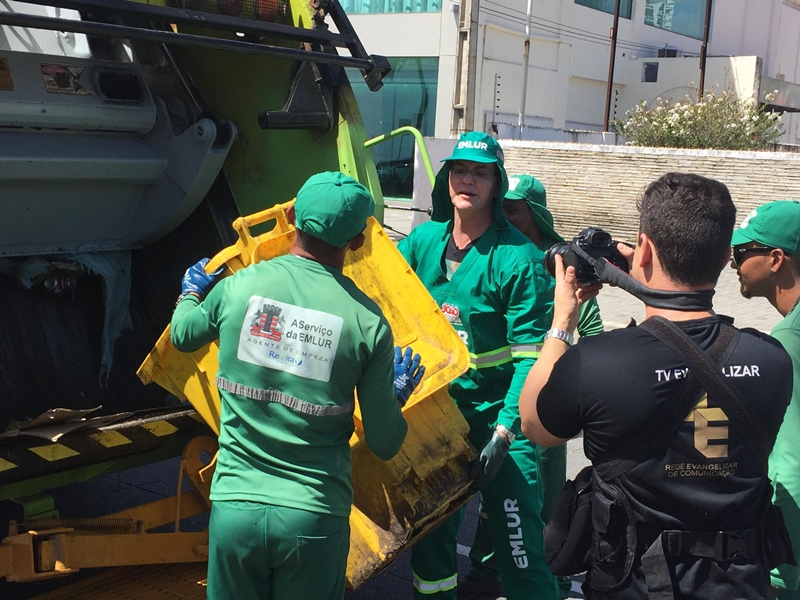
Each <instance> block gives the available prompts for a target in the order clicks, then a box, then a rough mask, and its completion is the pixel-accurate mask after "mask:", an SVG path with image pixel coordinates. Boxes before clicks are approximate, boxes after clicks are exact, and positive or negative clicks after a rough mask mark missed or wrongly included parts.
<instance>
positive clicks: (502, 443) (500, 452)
mask: <svg viewBox="0 0 800 600" xmlns="http://www.w3.org/2000/svg"><path fill="white" fill-rule="evenodd" d="M510 447H511V446H510V445H509V443H508V441H507V440H506V438H505V437H503V436H502V435H500V434H499V433H497V432H496V431H495V432H493V433H492V437H491V438H490V439H489V441H488V442H486V444H485V445H484V446H483V448H481V453H480V454H479V455H478V458H476V459H475V460H473V461H472V464H470V466H469V473H468V475H469V477H470V478H471V479H473V482H472V483H471V484H470V486H469V489H470V490H471V491H473V492H477V491H480V490H482V489H483V488H485V487H486V485H487V484H488V483H489V482H490V481H491V480H492V479H494V476H495V475H497V472H498V471H499V470H500V467H501V466H502V465H503V459H505V457H506V454H508V449H509V448H510Z"/></svg>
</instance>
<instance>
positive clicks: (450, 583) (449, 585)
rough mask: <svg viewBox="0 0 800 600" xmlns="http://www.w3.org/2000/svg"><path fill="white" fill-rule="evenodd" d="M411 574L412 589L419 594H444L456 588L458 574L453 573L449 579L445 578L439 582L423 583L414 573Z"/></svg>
mask: <svg viewBox="0 0 800 600" xmlns="http://www.w3.org/2000/svg"><path fill="white" fill-rule="evenodd" d="M412 574H413V576H414V588H415V589H416V590H417V591H418V592H419V593H420V594H436V593H438V592H446V591H448V590H452V589H453V588H454V587H456V584H457V582H458V573H454V574H453V575H452V576H451V577H446V578H445V579H440V580H439V581H425V580H424V579H420V577H419V576H418V575H417V574H416V573H412Z"/></svg>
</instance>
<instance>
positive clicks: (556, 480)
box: [458, 175, 603, 600]
mask: <svg viewBox="0 0 800 600" xmlns="http://www.w3.org/2000/svg"><path fill="white" fill-rule="evenodd" d="M503 212H504V213H505V215H506V218H507V219H508V220H509V222H510V223H511V224H512V225H513V226H514V227H516V228H517V229H519V230H520V231H521V232H522V233H524V234H525V237H527V238H528V239H529V240H530V241H531V242H533V243H534V244H536V246H537V247H538V248H539V249H540V250H541V251H542V252H547V250H548V249H549V248H550V247H551V246H552V245H553V244H557V243H563V242H564V238H562V237H561V236H560V235H558V233H556V230H555V229H554V228H553V215H552V214H551V213H550V211H549V210H548V208H547V192H546V191H545V189H544V185H542V182H541V181H539V180H538V179H536V178H535V177H532V176H530V175H512V176H511V177H509V178H508V192H506V196H505V199H504V200H503ZM602 332H603V319H602V318H601V317H600V307H599V306H598V305H597V299H596V298H592V299H590V300H589V301H588V302H584V303H583V304H582V305H581V310H580V316H579V318H578V334H579V335H580V336H581V337H586V336H592V335H597V334H599V333H602ZM539 453H540V455H541V464H542V468H541V480H542V484H543V492H544V503H543V505H542V520H543V521H544V522H545V524H546V523H547V522H548V521H550V517H552V516H553V507H554V506H555V503H556V500H558V496H559V494H561V490H562V489H563V487H564V483H565V482H566V480H567V445H566V444H561V445H559V446H554V447H552V448H544V447H540V448H539ZM478 517H479V518H478V527H477V530H476V531H475V539H474V541H473V543H472V548H471V550H470V553H469V557H470V570H469V574H468V575H467V577H466V578H465V580H464V582H463V583H462V585H461V588H460V589H459V594H458V598H459V600H471V599H473V598H475V599H477V598H480V597H482V596H488V595H493V596H502V595H503V586H502V583H501V581H500V572H499V569H498V568H497V561H496V560H495V558H494V548H493V547H492V545H491V538H490V537H489V532H488V529H487V526H486V513H485V511H483V510H481V511H480V512H479V515H478ZM464 584H466V585H464ZM558 584H559V588H560V589H561V597H562V598H567V597H569V593H570V591H571V589H572V580H571V579H570V578H569V577H559V578H558Z"/></svg>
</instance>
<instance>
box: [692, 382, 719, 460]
mask: <svg viewBox="0 0 800 600" xmlns="http://www.w3.org/2000/svg"><path fill="white" fill-rule="evenodd" d="M686 421H690V422H692V423H694V447H695V448H697V451H698V452H700V454H702V455H703V456H705V457H706V458H727V456H728V416H727V415H726V414H725V412H724V411H723V410H722V409H721V408H719V407H716V406H711V407H710V406H709V405H708V395H704V396H703V399H702V400H701V401H700V402H699V403H698V404H697V406H695V407H694V410H692V412H690V413H689V416H688V417H686ZM723 423H724V425H723Z"/></svg>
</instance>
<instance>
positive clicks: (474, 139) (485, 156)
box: [442, 131, 508, 198]
mask: <svg viewBox="0 0 800 600" xmlns="http://www.w3.org/2000/svg"><path fill="white" fill-rule="evenodd" d="M453 160H471V161H472V162H478V163H486V164H489V163H494V164H496V165H497V169H498V170H499V171H500V189H499V193H498V196H497V197H498V198H504V197H505V195H506V191H507V190H508V175H507V174H506V169H505V167H504V166H503V162H504V161H505V156H504V155H503V149H502V148H501V147H500V144H498V143H497V140H496V139H494V138H493V137H492V136H490V135H489V134H487V133H483V132H481V131H467V132H465V133H462V134H461V135H460V136H459V138H458V141H457V142H456V145H455V147H454V148H453V153H452V154H451V155H450V156H448V157H447V158H444V159H442V162H445V161H453Z"/></svg>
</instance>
